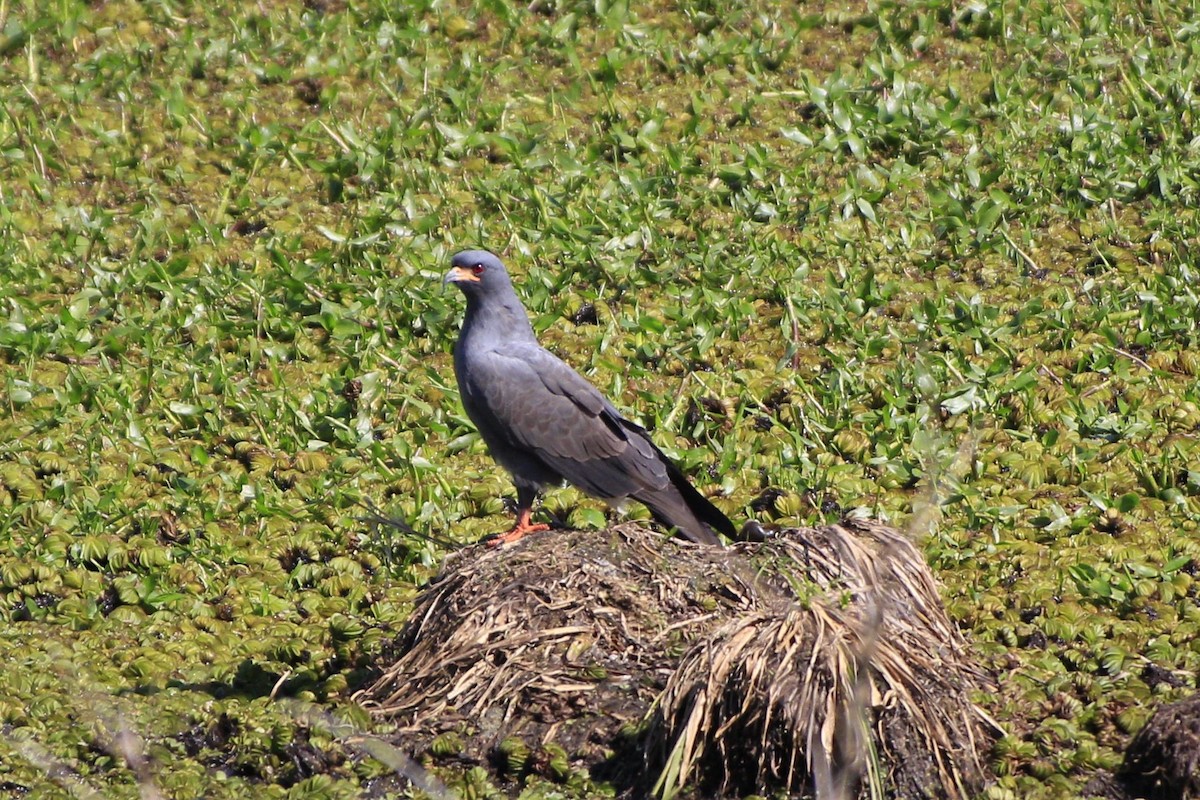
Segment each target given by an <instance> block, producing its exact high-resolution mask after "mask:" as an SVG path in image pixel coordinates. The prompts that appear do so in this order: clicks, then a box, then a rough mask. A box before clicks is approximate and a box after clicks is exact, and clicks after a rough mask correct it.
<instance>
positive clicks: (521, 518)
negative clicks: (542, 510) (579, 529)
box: [484, 508, 550, 547]
mask: <svg viewBox="0 0 1200 800" xmlns="http://www.w3.org/2000/svg"><path fill="white" fill-rule="evenodd" d="M531 513H532V512H531V511H530V510H529V509H528V508H522V509H520V510H519V511H517V524H516V525H513V526H512V527H511V528H510V529H508V530H506V531H505V532H504V533H494V534H492V535H491V536H489V537H487V538H486V539H484V541H485V542H487V546H488V547H500V546H501V545H506V544H511V543H512V542H515V541H517V540H518V539H521V538H523V537H524V536H525V534H527V533H535V532H537V531H548V530H550V526H549V525H547V524H545V523H544V522H530V521H529V517H530V514H531Z"/></svg>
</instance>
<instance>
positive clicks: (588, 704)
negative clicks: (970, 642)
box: [357, 522, 992, 798]
mask: <svg viewBox="0 0 1200 800" xmlns="http://www.w3.org/2000/svg"><path fill="white" fill-rule="evenodd" d="M392 653H393V655H394V661H393V663H391V664H390V666H387V667H385V668H384V669H383V671H382V672H381V674H380V676H379V678H378V679H377V680H376V681H375V682H374V683H373V684H372V685H371V686H369V687H367V688H366V689H364V690H363V691H361V692H360V693H359V694H358V696H357V699H358V700H359V701H360V702H362V703H363V704H364V705H366V706H367V707H369V708H371V709H372V711H373V712H374V713H376V714H378V715H382V716H385V717H388V718H389V719H391V720H393V721H394V722H396V723H397V724H399V725H400V726H401V732H400V735H399V737H398V738H399V739H400V740H401V742H402V744H403V745H404V746H406V747H411V748H415V749H423V748H426V747H429V746H430V745H431V743H432V744H434V745H436V744H437V743H438V742H443V743H444V742H445V741H446V736H447V732H451V731H452V732H453V736H454V737H455V739H454V741H455V745H456V746H457V747H459V749H460V753H459V754H458V757H459V758H461V759H464V760H467V761H474V762H478V763H489V762H491V763H495V764H499V765H500V766H501V769H504V766H505V765H506V764H507V766H508V772H509V773H510V774H519V773H520V771H521V763H520V759H519V758H518V759H515V761H514V758H513V756H514V754H518V755H520V754H522V753H524V752H526V750H525V749H523V748H525V747H526V744H525V743H527V745H528V746H532V747H539V746H541V745H544V744H546V743H548V742H553V743H555V744H556V745H557V746H559V747H561V748H562V751H565V753H566V754H567V755H568V756H569V758H570V761H571V764H572V766H573V767H586V768H588V769H590V770H592V774H593V776H597V777H603V778H604V779H606V780H611V781H613V782H614V783H615V784H616V785H617V786H618V787H619V788H621V789H622V791H623V793H624V794H626V795H631V796H633V795H636V796H641V795H645V794H648V793H651V792H654V793H656V794H660V795H671V794H673V793H675V792H677V791H678V790H680V789H681V788H682V787H684V786H697V787H699V788H700V790H701V791H702V793H703V794H704V796H719V795H725V794H744V793H746V792H750V791H761V792H778V791H781V790H782V791H785V792H788V793H794V794H798V795H802V794H812V793H813V792H814V790H815V788H816V787H817V786H818V785H825V786H829V787H834V785H835V784H837V783H840V784H842V785H843V786H844V787H845V788H846V792H845V793H844V794H843V795H841V796H844V797H850V796H863V797H868V796H889V797H895V798H927V797H946V798H957V797H965V796H968V795H969V794H970V793H971V792H972V791H974V790H977V789H978V788H980V787H981V786H982V784H983V782H984V779H985V777H984V770H983V767H982V756H981V753H982V752H984V751H985V750H986V748H987V746H988V744H989V740H990V736H991V733H992V725H991V723H990V721H989V720H988V718H987V716H986V715H985V714H984V713H983V712H982V711H981V710H979V709H978V708H977V707H976V706H975V705H974V704H973V703H972V702H971V701H970V699H969V697H968V696H967V695H968V692H970V691H971V690H972V689H973V688H976V687H982V686H984V685H985V684H986V680H985V678H984V676H983V675H982V674H981V673H980V672H979V671H978V670H977V669H976V668H975V667H973V666H972V664H971V662H970V660H969V658H968V656H967V651H966V647H965V645H964V642H963V641H962V638H961V636H960V635H959V634H958V632H957V630H956V629H955V628H954V626H953V625H952V624H951V623H950V621H949V620H948V619H947V618H946V616H945V613H944V612H943V611H942V608H941V604H940V602H939V599H938V595H937V591H936V586H935V584H934V582H933V580H932V578H931V577H930V575H929V573H928V570H927V568H926V566H925V563H924V560H923V559H922V558H921V556H920V554H919V552H918V551H917V550H916V549H915V548H914V547H913V546H912V545H911V544H910V543H909V542H908V541H907V539H906V538H905V537H904V536H903V535H902V534H900V533H898V532H896V531H895V530H893V529H890V528H887V527H885V526H882V525H876V524H871V523H850V522H847V523H844V524H842V525H836V526H827V527H822V528H816V529H801V530H789V531H784V532H781V533H780V534H779V536H778V537H777V538H773V539H771V540H769V541H767V542H763V543H742V544H739V545H737V546H735V547H731V548H729V549H727V550H717V549H714V548H703V547H697V546H695V545H692V544H689V543H687V542H682V541H679V540H675V539H668V538H665V537H663V536H662V535H661V534H660V533H657V532H654V531H648V530H646V529H643V528H640V527H638V526H636V525H622V526H618V527H616V528H613V529H610V530H608V531H602V532H580V531H554V532H548V533H545V534H538V535H535V536H531V537H527V538H526V539H523V540H522V541H521V542H519V543H517V544H516V545H514V546H512V547H509V548H505V549H501V550H490V549H486V548H482V547H477V548H471V549H470V550H467V551H464V552H462V553H460V554H459V555H458V556H457V557H456V558H455V559H454V560H453V561H452V562H450V563H448V564H447V566H446V567H445V569H444V571H443V573H442V575H441V576H440V577H439V578H438V579H437V580H436V581H435V582H434V583H432V584H431V585H430V586H429V587H428V588H427V589H426V590H424V591H423V592H422V594H421V596H420V597H419V598H418V601H417V604H416V607H415V609H414V611H413V614H412V617H411V618H410V621H409V623H408V624H407V626H406V627H405V629H404V630H403V631H402V632H401V634H400V636H399V637H398V639H397V640H396V642H395V646H394V648H393V651H392ZM646 722H648V724H643V723H646ZM631 731H636V732H637V734H636V737H631ZM518 737H519V738H520V739H521V740H522V744H521V745H520V746H516V747H514V745H513V743H514V741H515V740H516V739H517V738H518ZM622 743H624V745H623V744H622ZM630 745H631V746H630ZM623 746H624V747H625V749H624V750H623V752H622V754H621V755H619V756H614V753H615V752H616V751H621V749H622V747H623ZM433 749H434V750H435V751H436V750H437V748H436V746H435V747H434V748H433ZM634 753H636V757H635V758H631V757H630V755H631V754H634ZM643 754H644V755H643Z"/></svg>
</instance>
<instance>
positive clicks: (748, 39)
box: [0, 0, 1200, 798]
mask: <svg viewBox="0 0 1200 800" xmlns="http://www.w3.org/2000/svg"><path fill="white" fill-rule="evenodd" d="M1197 33H1198V31H1197V26H1196V24H1195V22H1194V21H1193V20H1192V19H1191V18H1190V16H1189V13H1188V11H1187V10H1186V9H1185V8H1183V7H1180V8H1176V7H1174V6H1172V5H1170V4H1164V3H1160V2H1152V3H1150V4H1149V5H1148V6H1145V7H1144V8H1143V7H1142V6H1138V7H1136V8H1135V7H1134V6H1132V5H1130V4H1128V3H1101V2H1091V1H1090V0H1089V1H1085V2H1081V3H1076V4H1073V5H1072V6H1071V7H1070V8H1064V7H1062V6H1061V4H1054V3H1041V2H1039V3H1026V4H1014V3H1001V2H982V3H968V4H957V5H955V4H951V3H946V2H938V1H937V0H933V1H931V2H924V3H918V4H903V3H890V2H884V3H876V4H858V5H855V4H851V5H849V6H846V5H845V4H821V3H817V4H808V5H805V6H804V8H802V9H797V10H786V9H781V8H779V7H778V6H777V5H775V4H768V3H762V2H751V3H747V4H742V5H739V6H736V7H725V6H722V5H719V4H714V3H712V2H707V0H688V2H684V3H680V4H665V3H657V2H654V3H649V4H642V5H637V4H628V3H620V2H577V1H576V0H557V1H555V2H540V1H539V2H535V3H532V4H508V3H502V2H496V0H464V2H457V3H450V4H447V3H435V2H425V1H422V2H413V3H404V4H399V5H397V4H379V3H373V4H372V3H360V2H344V0H313V1H312V2H307V3H303V4H269V3H268V4H238V3H230V2H224V1H223V0H222V1H221V2H213V3H208V4H203V5H194V4H192V5H189V4H181V3H178V2H173V1H170V0H169V1H168V2H160V3H151V4H146V3H135V2H109V3H104V4H100V5H96V4H88V3H84V2H80V1H79V0H62V1H61V2H56V3H51V4H45V3H32V2H22V1H21V0H18V2H15V3H7V4H0V75H2V76H3V80H0V108H2V109H3V110H2V111H0V199H2V200H3V202H0V264H2V265H3V270H2V272H3V280H2V281H0V363H2V365H3V369H0V543H2V544H3V547H0V553H2V555H0V619H2V620H3V624H4V626H5V633H4V634H3V635H2V636H0V643H2V644H0V651H2V652H3V653H4V655H5V658H4V662H5V664H6V665H9V666H6V667H5V681H4V685H5V686H6V687H7V688H6V689H5V690H4V691H3V692H0V721H2V722H3V724H4V726H6V727H5V730H6V731H10V732H9V733H6V734H5V735H4V736H3V737H0V754H2V757H0V781H5V782H8V783H10V784H13V785H16V786H19V787H26V788H27V789H28V790H29V791H30V792H31V793H36V794H39V795H40V794H43V793H52V792H54V791H57V792H58V793H59V794H60V795H63V794H65V793H66V792H67V790H66V789H64V788H62V787H61V786H59V787H58V788H57V789H56V788H55V786H56V784H55V783H54V780H53V778H52V775H53V774H56V773H55V769H54V768H51V766H49V765H53V764H63V765H66V767H68V768H69V769H70V770H73V771H74V772H76V773H78V775H79V776H80V780H81V781H83V782H84V783H86V784H87V785H89V786H91V787H92V788H93V789H94V790H95V791H98V792H100V793H101V794H103V795H105V796H110V795H115V796H133V795H134V794H136V793H137V781H138V780H140V778H138V777H137V776H138V774H142V773H139V772H138V769H137V768H135V766H134V765H132V764H131V763H130V761H129V760H128V759H127V758H126V757H125V756H122V755H120V754H114V751H113V748H112V747H111V742H112V740H113V739H114V735H115V734H114V731H116V730H118V729H120V728H121V725H124V726H125V728H127V729H128V730H129V731H132V732H133V733H135V734H136V735H137V736H138V737H140V739H141V740H142V741H143V743H144V748H143V750H144V751H145V755H146V758H147V759H148V761H149V774H151V775H153V779H154V780H155V781H157V782H158V783H159V784H161V788H162V789H163V791H164V793H167V794H175V795H178V796H210V797H226V796H227V797H241V796H245V794H246V793H247V792H250V791H254V792H258V793H261V794H263V795H265V796H270V797H284V796H329V797H339V796H356V795H357V794H359V793H361V791H362V790H363V789H364V787H365V786H366V785H367V784H368V783H370V782H371V781H373V780H382V779H383V778H384V777H386V776H388V775H392V776H393V777H395V776H394V773H395V770H394V769H392V768H391V767H387V766H384V765H383V762H381V761H378V760H375V759H373V758H372V757H363V758H358V757H357V756H356V757H354V758H350V757H349V756H347V753H348V752H349V750H348V749H347V748H348V746H347V745H346V744H345V742H344V741H342V740H341V739H335V738H333V737H329V736H326V735H324V734H322V733H321V732H319V731H315V732H311V733H305V732H303V731H304V730H305V725H304V724H303V723H301V722H300V721H299V720H297V719H296V718H295V717H294V716H293V715H292V714H291V713H290V712H288V711H287V710H285V709H284V708H283V707H282V706H281V701H282V700H284V699H287V698H297V699H304V700H311V701H314V702H318V703H322V704H325V705H327V706H329V707H330V708H332V709H335V710H337V711H338V713H344V714H349V715H353V714H355V713H357V716H356V717H354V718H355V719H356V720H357V724H359V725H360V726H361V728H362V729H364V730H367V729H371V728H372V723H371V722H370V720H369V718H368V717H367V716H366V715H364V714H362V713H361V711H359V712H354V711H353V710H352V709H349V708H347V701H346V700H345V698H346V697H348V696H349V694H350V693H352V691H353V690H354V689H355V688H357V687H358V686H360V685H362V683H363V682H364V681H365V680H366V679H367V677H368V676H369V674H370V673H371V671H372V669H374V668H376V667H377V666H378V663H377V662H378V660H379V659H381V658H385V657H386V656H385V655H383V654H386V653H387V652H388V646H389V642H390V641H391V640H392V638H393V636H394V634H395V632H396V631H397V630H398V629H399V627H400V626H401V625H402V624H403V622H404V620H405V619H406V617H407V614H408V611H409V603H410V600H411V598H412V597H413V595H414V593H415V591H416V588H417V587H418V586H419V585H420V584H421V583H422V582H423V581H425V580H427V579H428V578H429V577H430V576H431V575H432V574H434V573H435V572H436V570H437V567H438V564H439V563H440V560H441V559H442V558H443V557H444V556H445V555H446V553H447V551H448V550H449V549H450V548H451V547H453V546H455V545H461V544H465V543H469V542H473V541H475V540H477V539H478V538H479V537H481V536H483V535H484V534H487V533H491V532H495V531H497V530H499V529H501V528H502V527H503V526H504V525H506V524H507V519H506V511H505V503H504V500H503V498H504V497H505V495H506V494H508V493H510V492H511V487H510V485H509V483H508V481H507V479H506V478H505V476H504V475H503V474H502V473H501V472H500V471H499V470H498V469H497V468H496V467H495V466H494V465H493V464H492V463H491V462H490V460H489V459H488V458H487V456H486V453H485V452H484V449H483V446H482V444H481V442H480V441H479V439H478V436H477V434H476V433H475V432H474V430H473V429H472V427H471V426H470V424H469V422H468V421H467V420H466V419H465V417H464V415H463V413H462V411H461V407H460V406H459V403H458V399H457V389H456V387H455V385H454V381H453V379H452V377H451V376H452V369H451V365H450V355H449V351H450V347H451V343H452V341H453V339H454V337H455V332H456V330H457V319H458V315H459V314H460V313H461V304H460V303H459V302H458V301H457V299H456V298H455V297H454V296H453V295H449V294H446V293H443V292H442V290H441V287H440V285H439V281H438V279H439V276H440V275H441V274H442V272H443V271H444V267H445V262H446V260H447V256H448V255H449V253H451V252H452V251H454V250H455V249H457V248H459V247H463V246H473V245H478V244H483V245H486V246H490V247H493V248H495V249H498V250H503V251H505V254H506V255H507V257H508V260H509V262H510V263H511V264H512V265H513V267H514V271H515V272H517V273H518V278H519V283H520V284H521V286H520V291H521V294H522V297H523V299H524V300H525V302H526V304H527V307H528V308H529V309H530V311H531V314H532V316H533V318H534V325H535V327H536V329H537V330H538V332H539V335H540V336H541V338H542V340H543V341H544V342H545V343H546V344H547V346H549V347H551V349H553V350H554V351H555V352H557V353H558V354H559V355H561V356H562V357H564V358H565V359H566V360H567V361H569V362H570V363H571V364H572V365H573V366H575V367H576V368H578V369H579V370H581V371H582V372H584V373H585V374H587V375H588V377H589V378H590V379H592V380H593V381H594V382H595V383H596V384H597V385H598V386H599V387H600V388H601V389H602V390H603V391H604V392H605V393H606V394H607V395H609V396H611V397H613V398H614V399H615V401H616V402H617V404H618V406H620V407H621V408H622V410H623V411H627V412H629V414H630V416H631V418H633V419H635V420H637V421H639V422H640V423H642V424H644V425H646V426H647V427H649V428H651V429H653V431H654V436H655V439H656V441H657V442H659V443H660V444H661V445H662V446H663V448H664V449H665V450H666V451H667V452H668V453H669V454H670V455H671V456H672V457H674V458H675V459H676V460H677V461H678V462H679V463H680V465H681V466H682V468H683V469H684V470H685V471H686V472H687V473H688V474H689V475H690V476H691V477H692V478H693V479H694V480H695V481H696V483H697V484H698V485H699V487H700V488H701V490H702V491H704V492H705V493H706V494H709V495H711V496H713V499H714V502H715V503H716V504H717V505H718V506H720V507H721V508H722V509H723V510H724V511H725V512H726V513H728V514H730V515H731V516H734V517H736V518H738V519H739V521H740V520H741V519H744V518H747V517H754V518H757V519H759V520H761V521H763V522H774V523H778V524H812V523H817V522H823V521H826V520H830V519H836V518H837V517H838V516H840V515H841V514H843V513H845V512H847V511H851V510H856V509H860V510H865V511H866V512H868V513H871V514H874V515H877V516H880V517H884V518H887V519H889V520H892V521H894V522H897V523H899V524H901V525H903V524H905V523H906V521H908V520H912V521H913V522H912V527H913V529H914V531H915V532H916V533H918V534H920V535H926V534H928V535H927V537H926V538H925V539H923V540H922V544H923V549H924V552H925V554H926V556H927V557H928V558H929V560H930V563H931V564H932V565H933V566H934V567H935V569H936V571H937V574H938V576H939V578H940V579H941V580H942V582H943V584H944V587H945V589H944V599H945V602H946V605H947V608H948V610H949V612H950V613H951V616H952V617H953V618H954V619H955V620H956V622H957V623H958V624H959V625H960V626H961V627H962V628H963V629H964V630H966V631H967V632H968V633H969V634H970V637H971V639H972V641H973V642H974V643H975V646H976V648H977V651H978V652H979V653H980V654H981V655H982V657H983V658H984V659H985V660H986V662H987V663H988V665H989V666H991V667H992V668H994V669H995V670H996V671H997V672H998V674H999V675H1000V676H1001V678H1002V680H1001V682H1000V688H999V690H998V691H997V692H996V693H995V696H994V697H993V698H991V703H990V705H989V706H988V708H989V711H990V712H991V713H992V714H993V715H994V716H995V717H996V718H997V719H998V720H999V721H1000V722H1001V723H1002V724H1003V725H1004V726H1005V729H1006V731H1007V735H1006V736H1005V737H1004V738H1003V739H1001V741H1000V744H999V745H998V746H997V748H996V752H995V754H994V755H993V762H994V766H995V768H996V770H997V775H998V780H997V783H996V785H995V786H994V787H993V789H991V790H989V791H990V794H989V796H991V797H997V798H999V797H1032V798H1056V797H1075V796H1078V795H1079V792H1080V791H1081V788H1082V786H1083V785H1085V784H1086V782H1087V780H1088V779H1089V775H1090V771H1092V770H1095V769H1099V768H1109V767H1111V766H1112V764H1113V763H1114V760H1115V759H1116V758H1117V757H1118V754H1119V753H1120V750H1121V748H1122V747H1123V745H1124V743H1125V741H1126V740H1127V737H1128V735H1129V734H1130V733H1132V732H1133V731H1135V730H1136V729H1137V727H1138V725H1139V724H1140V722H1141V721H1142V720H1144V719H1146V717H1147V715H1148V713H1149V711H1150V709H1151V707H1152V705H1153V704H1155V703H1157V702H1159V701H1163V700H1169V699H1172V698H1174V697H1175V696H1177V695H1179V694H1182V693H1185V692H1186V691H1188V690H1189V689H1194V680H1191V679H1190V678H1189V677H1188V676H1192V675H1194V674H1195V672H1196V670H1197V669H1198V668H1200V649H1198V645H1197V642H1200V612H1197V610H1196V607H1197V603H1196V600H1197V592H1198V591H1200V590H1198V588H1197V583H1196V572H1197V569H1198V568H1200V567H1198V565H1200V545H1197V544H1196V542H1197V537H1196V533H1197V521H1198V518H1200V506H1198V505H1197V502H1198V501H1197V498H1198V497H1200V470H1198V469H1197V467H1196V464H1197V463H1198V461H1197V455H1198V452H1197V444H1196V432H1197V426H1198V425H1200V384H1198V383H1197V376H1198V375H1200V339H1198V336H1197V333H1196V331H1197V307H1198V299H1197V297H1198V296H1197V291H1196V289H1195V283H1196V281H1195V278H1196V274H1195V265H1194V263H1193V262H1194V261H1195V259H1194V255H1195V253H1194V249H1195V248H1194V243H1195V241H1196V240H1197V236H1198V233H1200V227H1198V226H1200V217H1198V215H1197V185H1196V177H1195V175H1194V174H1193V173H1194V170H1192V169H1191V168H1190V165H1191V164H1192V162H1193V161H1194V158H1193V157H1192V153H1191V148H1192V145H1191V143H1192V142H1193V141H1194V140H1195V134H1196V131H1195V128H1196V108H1195V103H1194V98H1193V97H1192V95H1191V94H1190V92H1189V90H1188V87H1191V86H1194V85H1195V84H1196V78H1197V76H1196V70H1197V63H1196V60H1195V59H1194V58H1192V57H1191V50H1192V48H1193V47H1194V44H1195V41H1196V37H1197ZM368 508H378V509H379V510H381V511H382V512H384V513H386V514H389V515H394V516H395V517H397V518H400V519H403V520H404V521H405V522H406V523H407V524H409V525H411V526H412V528H413V529H414V530H415V531H416V532H417V533H416V534H412V533H407V532H404V531H403V530H401V529H397V528H389V527H386V526H379V525H378V524H377V520H373V518H372V517H371V515H370V514H369V513H368V511H367V509H368ZM542 513H544V514H545V515H546V516H548V517H549V518H551V519H555V520H559V521H561V522H563V523H565V524H570V525H575V526H579V527H599V526H603V525H605V524H607V523H608V522H609V521H610V519H611V518H610V517H609V516H608V515H607V513H606V510H605V509H604V507H603V506H602V505H601V504H598V503H595V502H594V501H592V500H590V499H588V498H585V497H583V496H581V495H580V494H579V493H577V492H575V491H574V490H570V489H564V490H562V491H559V492H552V493H551V494H550V496H549V497H547V499H546V502H545V505H544V511H543V512H542ZM640 513H641V512H640V511H636V512H634V516H635V518H636V516H637V515H638V514H640ZM1189 681H1191V682H1190V683H1189ZM116 716H119V717H120V718H121V719H123V720H124V722H123V723H121V724H117V723H113V724H111V725H110V724H109V723H110V722H111V719H110V718H112V717H116ZM222 720H225V722H222ZM376 732H377V733H379V734H381V735H387V731H386V730H378V731H376ZM35 746H36V747H35ZM514 747H515V745H514ZM528 747H529V751H530V752H528V753H525V754H522V753H521V752H520V748H517V749H516V750H513V751H512V753H509V754H508V755H507V756H506V757H507V758H509V760H510V762H511V763H510V767H509V769H510V771H511V773H512V774H514V775H516V774H520V775H522V776H523V777H524V779H525V784H524V785H525V790H524V791H526V792H527V793H528V794H529V796H540V795H546V796H552V795H562V794H567V795H570V796H584V795H588V796H591V795H595V794H601V793H603V792H604V787H603V786H602V785H601V784H599V783H595V782H591V781H590V779H588V780H583V779H582V778H581V777H580V776H578V775H577V774H575V773H571V772H570V771H569V770H567V771H564V770H562V769H550V766H551V765H553V764H555V763H556V757H555V756H554V755H545V754H542V753H540V751H538V749H537V748H536V747H535V746H533V745H532V744H530V745H529V746H528ZM31 748H32V749H31ZM289 748H290V749H289ZM513 753H515V755H513ZM39 754H40V755H39ZM567 755H569V754H567ZM543 762H544V763H543ZM557 766H558V767H562V764H561V763H558V764H557ZM439 769H440V767H439ZM446 769H447V770H448V771H450V772H453V771H454V770H453V768H450V767H447V768H446ZM218 774H219V775H221V776H223V777H221V778H217V777H215V776H216V775H218ZM446 780H447V783H449V784H451V785H453V786H455V787H456V788H461V791H462V793H464V794H471V795H472V796H491V795H493V794H498V793H505V794H511V793H512V792H511V791H510V790H511V789H512V787H510V786H507V785H504V784H501V783H499V782H497V781H496V780H495V779H494V778H493V777H490V776H489V775H487V774H482V773H479V774H476V773H473V772H464V771H463V770H458V771H457V773H456V775H454V776H451V777H447V779H446ZM460 784H461V786H460ZM399 791H400V790H398V789H397V791H396V793H397V794H398V793H399ZM51 796H52V795H51Z"/></svg>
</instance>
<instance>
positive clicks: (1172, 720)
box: [1117, 694, 1200, 800]
mask: <svg viewBox="0 0 1200 800" xmlns="http://www.w3.org/2000/svg"><path fill="white" fill-rule="evenodd" d="M1117 777H1118V778H1119V779H1120V781H1121V783H1122V784H1124V786H1125V787H1126V788H1127V789H1128V792H1129V795H1130V796H1131V797H1146V798H1153V800H1200V694H1198V695H1193V696H1192V697H1190V698H1188V699H1186V700H1180V701H1179V702H1178V703H1169V704H1165V705H1162V706H1159V707H1158V708H1157V709H1156V710H1155V711H1154V714H1153V715H1152V716H1151V717H1150V719H1149V721H1147V722H1146V724H1145V725H1144V726H1143V727H1142V729H1141V730H1140V731H1138V733H1137V735H1136V736H1134V737H1133V739H1132V741H1130V742H1129V746H1128V747H1127V748H1125V761H1124V763H1122V764H1121V768H1120V770H1119V771H1118V772H1117Z"/></svg>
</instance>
